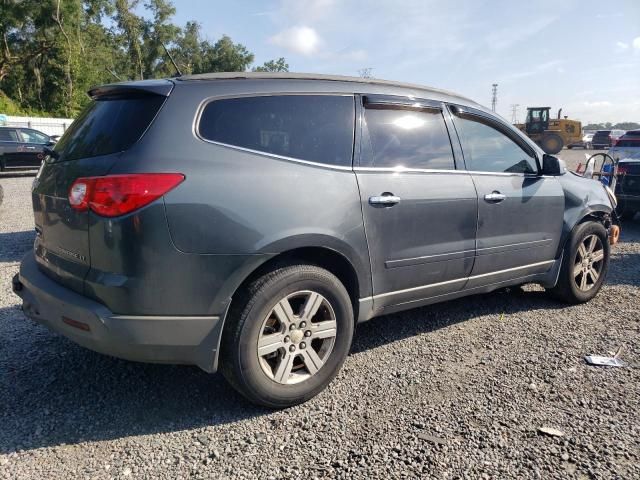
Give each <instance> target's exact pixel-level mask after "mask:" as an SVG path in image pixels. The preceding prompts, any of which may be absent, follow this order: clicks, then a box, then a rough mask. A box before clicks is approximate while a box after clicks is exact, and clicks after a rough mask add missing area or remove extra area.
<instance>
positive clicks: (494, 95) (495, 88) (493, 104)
mask: <svg viewBox="0 0 640 480" xmlns="http://www.w3.org/2000/svg"><path fill="white" fill-rule="evenodd" d="M497 104H498V84H497V83H494V84H493V85H491V111H493V112H495V111H496V105H497Z"/></svg>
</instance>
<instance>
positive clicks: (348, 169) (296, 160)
mask: <svg viewBox="0 0 640 480" xmlns="http://www.w3.org/2000/svg"><path fill="white" fill-rule="evenodd" d="M200 140H202V141H203V142H206V143H212V144H214V145H218V146H220V147H226V148H231V149H233V150H239V151H241V152H246V153H252V154H255V155H262V156H264V157H269V158H274V159H276V160H284V161H286V162H292V163H300V164H302V165H309V166H311V167H320V168H328V169H331V170H340V171H343V172H353V167H344V166H341V165H330V164H327V163H319V162H312V161H311V160H302V159H300V158H293V157H285V156H284V155H277V154H275V153H269V152H262V151H260V150H253V149H251V148H245V147H238V146H237V145H230V144H228V143H222V142H216V141H215V140H207V139H206V138H200Z"/></svg>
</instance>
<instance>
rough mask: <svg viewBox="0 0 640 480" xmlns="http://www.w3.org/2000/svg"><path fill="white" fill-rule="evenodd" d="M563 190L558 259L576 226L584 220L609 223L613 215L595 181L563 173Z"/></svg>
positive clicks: (605, 194)
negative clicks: (563, 202)
mask: <svg viewBox="0 0 640 480" xmlns="http://www.w3.org/2000/svg"><path fill="white" fill-rule="evenodd" d="M559 180H560V184H561V185H562V188H563V190H564V198H565V209H564V219H563V227H562V238H561V240H560V243H559V244H558V251H557V252H556V258H559V257H560V254H561V253H562V250H563V249H564V246H565V245H566V242H567V240H568V239H569V238H571V233H572V232H573V230H574V229H575V228H576V226H577V225H578V224H580V223H582V222H583V221H584V220H585V219H586V218H593V219H596V220H598V221H601V222H603V223H604V222H606V221H608V220H609V221H610V219H611V215H612V214H613V213H614V209H613V206H612V205H611V200H610V199H609V195H608V194H607V191H606V190H605V189H604V186H603V185H602V184H601V183H600V182H599V181H597V180H592V179H588V178H584V177H580V176H578V175H575V174H573V173H565V174H564V175H561V176H560V177H559Z"/></svg>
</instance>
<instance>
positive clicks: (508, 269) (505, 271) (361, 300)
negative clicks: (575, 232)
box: [360, 260, 555, 302]
mask: <svg viewBox="0 0 640 480" xmlns="http://www.w3.org/2000/svg"><path fill="white" fill-rule="evenodd" d="M554 262H555V260H545V261H544V262H537V263H530V264H528V265H522V266H520V267H513V268H507V269H505V270H497V271H495V272H489V273H482V274H480V275H472V276H470V277H461V278H456V279H453V280H446V281H444V282H438V283H430V284H427V285H420V286H418V287H411V288H405V289H403V290H394V291H392V292H385V293H379V294H378V295H373V296H370V297H365V298H361V299H360V302H365V301H368V300H375V299H376V298H385V297H391V296H393V295H400V294H403V293H409V292H416V291H418V290H426V289H429V288H434V287H441V286H443V285H450V284H452V283H456V282H464V281H469V280H476V279H478V278H485V277H491V276H494V275H500V274H502V273H509V272H517V271H518V270H524V269H527V268H532V267H541V266H543V265H550V264H553V263H554Z"/></svg>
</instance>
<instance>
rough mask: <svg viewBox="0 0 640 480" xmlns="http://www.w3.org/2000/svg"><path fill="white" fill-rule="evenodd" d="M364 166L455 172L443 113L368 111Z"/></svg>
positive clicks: (375, 109)
mask: <svg viewBox="0 0 640 480" xmlns="http://www.w3.org/2000/svg"><path fill="white" fill-rule="evenodd" d="M364 116H365V122H366V128H365V131H364V138H363V152H362V165H363V166H370V167H379V168H389V167H405V168H423V169H438V170H448V169H454V168H455V163H454V161H453V152H452V150H451V142H450V140H449V134H448V133H447V128H446V126H445V123H444V118H443V117H442V113H440V111H437V110H433V111H418V110H400V109H389V108H371V107H369V108H367V109H366V110H365V115H364Z"/></svg>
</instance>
